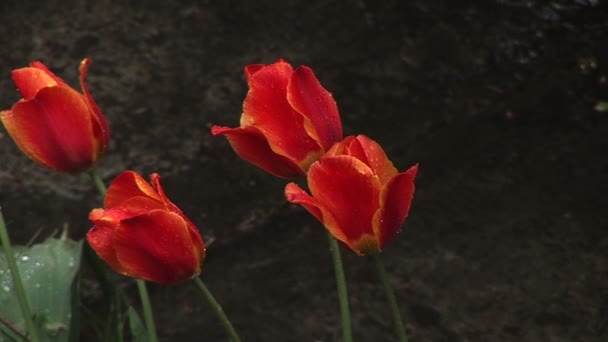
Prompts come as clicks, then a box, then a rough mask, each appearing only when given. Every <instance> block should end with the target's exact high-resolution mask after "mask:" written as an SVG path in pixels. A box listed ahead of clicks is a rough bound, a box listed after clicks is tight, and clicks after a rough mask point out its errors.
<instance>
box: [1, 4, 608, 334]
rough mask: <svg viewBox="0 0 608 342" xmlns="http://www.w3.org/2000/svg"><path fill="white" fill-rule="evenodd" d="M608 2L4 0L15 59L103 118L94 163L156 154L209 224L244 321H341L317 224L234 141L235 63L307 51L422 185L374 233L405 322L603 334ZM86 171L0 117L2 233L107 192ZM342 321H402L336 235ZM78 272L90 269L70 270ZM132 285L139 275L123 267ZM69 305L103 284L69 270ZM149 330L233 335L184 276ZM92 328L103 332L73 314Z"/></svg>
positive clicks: (329, 330) (142, 165) (266, 326)
mask: <svg viewBox="0 0 608 342" xmlns="http://www.w3.org/2000/svg"><path fill="white" fill-rule="evenodd" d="M607 7H608V6H606V3H602V2H601V1H600V0H593V1H592V0H588V1H584V0H578V1H541V0H538V1H516V0H512V1H507V0H502V1H499V0H495V1H489V0H483V1H482V0H480V1H449V0H444V1H441V0H424V1H417V0H412V1H406V0H386V1H371V0H352V1H316V0H315V1H313V0H310V1H295V0H292V1H289V0H285V1H270V0H259V1H247V2H245V1H242V2H239V1H234V0H227V1H219V0H218V1H211V0H207V1H198V2H197V1H161V0H159V1H112V0H105V1H102V0H99V1H72V0H66V1H59V0H56V1H28V0H22V1H16V0H2V1H1V2H0V19H1V21H0V22H1V24H0V42H1V44H0V47H1V49H0V73H1V75H2V77H0V107H2V108H9V107H10V106H11V105H12V104H13V102H14V101H16V100H17V99H18V98H19V97H18V95H17V92H16V91H15V88H14V86H13V84H12V82H11V81H10V77H9V73H10V70H12V69H15V68H19V67H23V66H25V65H27V64H28V63H29V62H30V61H32V60H42V61H43V62H45V63H46V64H47V65H48V66H49V67H50V68H51V69H52V70H54V71H55V72H56V73H57V74H58V75H60V76H61V77H63V78H64V79H65V80H66V81H67V82H68V83H71V84H73V85H75V86H76V85H77V84H78V83H77V80H78V78H77V68H78V63H79V62H80V60H81V59H82V58H83V57H87V56H88V57H90V58H91V59H92V61H93V62H92V64H91V66H90V69H89V77H88V84H89V86H90V88H91V91H92V93H93V95H94V97H95V98H96V100H97V102H98V104H99V105H100V107H101V108H102V110H103V112H104V113H105V114H106V117H107V119H108V121H109V123H110V126H111V129H112V143H111V149H110V151H109V153H108V154H107V156H106V157H105V158H104V160H103V162H102V163H101V165H100V168H99V171H100V173H101V175H102V176H103V178H104V179H105V181H106V183H109V182H110V181H111V180H112V179H113V177H114V176H116V175H117V174H119V173H120V172H121V171H123V170H125V169H134V170H137V171H139V172H141V173H143V174H149V173H151V172H159V173H160V174H161V176H162V177H163V184H164V185H165V187H166V190H167V192H168V194H169V196H170V197H171V198H172V199H173V201H174V202H175V203H177V204H178V205H179V206H180V207H181V208H182V209H183V210H184V211H185V212H186V214H187V215H189V217H190V218H192V220H193V221H194V222H195V223H196V224H197V226H198V227H199V228H200V230H201V232H202V234H203V236H204V238H205V240H206V241H207V242H208V243H209V248H208V258H207V260H206V262H205V265H204V270H203V274H202V277H203V279H204V280H205V282H206V283H207V285H208V286H209V288H210V289H211V290H212V291H213V292H214V293H215V295H216V296H217V297H218V299H219V300H220V302H221V303H222V304H223V305H224V308H225V311H226V312H227V313H228V315H229V317H230V318H231V319H232V321H233V322H234V324H235V326H236V328H237V330H238V331H239V332H240V334H241V336H242V338H243V340H244V341H310V342H313V341H337V340H338V339H339V336H340V329H339V319H340V318H339V310H338V302H337V296H336V291H335V281H334V274H333V268H332V265H331V259H330V255H329V253H328V248H327V241H326V235H325V231H324V229H323V228H322V226H321V225H320V224H319V223H318V222H316V221H315V220H314V219H313V218H312V217H311V216H310V215H309V214H308V213H307V212H305V211H304V210H303V209H302V208H300V207H295V206H289V205H287V204H285V200H284V197H283V187H284V185H285V184H286V182H285V181H284V180H280V179H276V178H274V177H272V176H270V175H268V174H266V173H264V172H262V171H260V170H258V169H256V168H255V167H253V166H251V165H250V164H248V163H246V162H244V161H242V160H240V159H239V158H238V157H237V156H236V155H235V153H233V151H232V150H231V149H230V147H229V145H228V143H227V142H226V141H225V139H223V138H213V137H211V136H210V134H209V129H210V126H211V125H212V124H220V125H226V126H236V125H238V122H239V118H240V114H241V106H242V101H243V99H244V97H245V94H246V91H247V87H246V83H245V81H244V78H243V74H242V70H243V67H244V66H245V65H246V64H250V63H266V64H268V63H272V62H274V61H275V60H277V59H278V58H285V59H287V60H288V61H290V62H291V63H292V64H293V65H294V66H297V65H300V64H305V65H308V66H310V67H312V68H313V70H314V71H315V73H316V74H317V76H318V78H319V79H320V80H321V82H322V83H323V84H324V86H325V87H326V88H327V89H329V90H330V91H331V92H332V93H333V95H334V97H335V99H336V100H337V102H338V106H339V108H340V112H341V115H342V119H343V122H344V127H345V132H346V134H359V133H365V134H366V135H368V136H370V137H372V138H373V139H375V140H377V141H379V142H380V143H381V144H383V146H384V147H385V148H386V151H387V153H388V155H389V157H390V158H391V159H392V160H393V161H394V163H395V165H396V166H397V167H398V168H399V169H400V170H404V169H406V168H407V167H409V166H410V165H412V164H413V163H416V162H419V163H420V167H421V171H420V173H419V177H418V179H417V193H416V196H415V201H414V204H413V207H412V210H411V212H410V217H409V219H408V220H407V222H406V224H405V227H404V229H403V231H402V233H401V234H400V235H399V236H398V237H397V238H396V239H395V240H394V241H393V242H392V243H391V244H390V245H389V246H388V247H387V248H386V249H385V251H384V258H385V261H386V264H387V267H388V269H389V272H390V274H391V281H392V283H393V284H394V286H395V289H396V292H397V297H398V300H399V302H400V304H401V311H402V314H403V315H404V320H405V321H406V323H407V330H408V332H409V335H410V339H411V341H415V342H420V341H450V342H454V341H520V342H531V341H556V342H557V341H568V342H572V341H598V342H599V341H607V340H608V231H607V229H608V215H607V214H606V208H607V204H608V200H607V199H606V198H607V197H606V193H608V158H607V153H608V114H607V113H601V112H597V111H595V109H594V107H595V105H596V103H597V102H598V101H600V100H608V91H607V90H608V85H607V82H608V79H607V77H608V74H607V68H608V65H607V64H606V63H607V61H608V8H607ZM100 201H101V198H99V196H98V195H97V194H96V191H95V189H94V187H93V186H92V183H91V182H90V179H89V178H88V177H87V176H86V175H76V176H73V175H64V174H54V173H52V172H50V171H47V170H46V169H44V168H42V167H40V166H38V165H36V164H34V163H33V162H31V161H30V160H29V159H27V158H26V157H25V156H23V155H22V154H21V153H20V151H19V150H18V149H17V148H16V146H15V145H14V143H13V142H12V140H11V139H10V137H9V136H8V135H7V134H6V131H4V129H3V128H1V129H0V206H2V209H3V212H4V214H5V217H6V219H7V221H8V224H9V228H10V230H11V234H12V237H13V239H14V241H16V242H19V243H25V242H27V241H28V240H29V239H30V238H31V237H32V236H33V234H34V233H35V232H36V231H38V230H42V234H41V236H40V238H39V239H42V238H43V237H44V236H48V235H49V234H51V232H52V231H53V230H57V229H60V228H61V227H62V226H63V224H64V223H68V224H69V226H70V227H71V232H72V235H73V236H74V237H75V238H82V237H83V236H84V234H85V233H86V231H87V229H88V228H89V227H90V224H89V222H88V220H87V215H88V212H89V211H90V209H92V208H95V207H98V206H100ZM343 256H344V258H345V265H346V273H347V279H348V284H349V290H350V299H351V309H352V313H353V319H354V335H355V338H356V340H357V341H374V342H375V341H379V342H380V341H394V340H395V337H394V336H393V331H392V328H391V324H390V316H389V312H388V309H387V307H386V305H385V303H386V302H385V297H384V293H383V291H382V288H381V286H380V284H379V283H378V281H377V278H376V274H375V269H374V265H373V262H372V260H371V259H369V258H362V257H357V256H355V255H353V254H352V253H350V252H348V251H347V250H343ZM85 273H86V272H85ZM116 280H117V281H121V282H122V283H123V284H124V285H125V286H126V288H127V290H128V291H130V293H132V294H133V299H134V302H135V303H137V297H136V292H135V290H134V289H133V285H132V283H131V282H129V281H127V280H126V279H125V278H121V277H118V276H116ZM83 289H84V290H85V291H87V292H88V293H89V294H88V297H85V303H84V305H85V306H87V305H88V309H89V310H91V311H93V312H94V311H95V308H96V305H97V304H96V303H98V302H99V294H98V291H96V288H95V284H94V282H92V281H89V282H86V281H85V282H84V283H83ZM150 291H151V295H152V299H153V307H154V309H155V314H156V318H157V324H158V330H159V334H160V337H161V340H162V341H224V340H225V334H224V332H223V330H222V328H221V326H220V324H219V323H218V322H217V320H216V318H215V316H214V315H213V314H212V313H211V311H210V309H209V307H208V306H207V304H206V303H205V302H204V301H203V299H202V298H200V296H199V293H198V292H197V290H196V288H195V287H194V286H193V284H192V283H189V282H186V283H184V284H181V285H178V286H174V287H162V286H155V285H151V286H150ZM84 323H85V326H84V331H83V338H82V339H83V340H87V341H91V340H94V339H95V335H94V333H93V332H92V331H91V330H90V329H88V328H87V325H86V324H87V318H86V316H85V317H84Z"/></svg>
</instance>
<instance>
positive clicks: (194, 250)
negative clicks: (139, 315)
mask: <svg viewBox="0 0 608 342" xmlns="http://www.w3.org/2000/svg"><path fill="white" fill-rule="evenodd" d="M150 179H151V181H152V182H151V183H152V184H151V185H150V184H148V182H146V181H145V180H144V179H143V178H142V177H141V176H140V175H139V174H137V173H135V172H133V171H125V172H123V173H122V174H120V175H119V176H118V177H116V179H115V180H114V181H113V182H112V184H111V185H110V187H109V188H108V192H107V194H106V197H105V200H104V209H93V211H91V213H90V214H89V219H90V220H91V221H92V222H93V224H94V226H93V228H91V230H89V232H88V233H87V240H88V241H89V244H90V245H91V247H92V248H93V249H94V250H95V252H97V254H98V255H99V257H100V258H101V259H103V260H104V261H105V262H106V263H107V264H108V265H110V267H111V268H112V269H114V270H115V271H116V272H118V273H121V274H124V275H126V276H130V277H134V278H139V279H144V280H149V281H153V282H157V283H161V284H175V283H178V282H180V281H182V280H186V279H190V278H192V277H194V276H196V275H198V274H199V273H200V271H201V264H202V262H203V259H204V257H205V245H204V243H203V239H202V238H201V236H200V234H199V232H198V229H197V228H196V227H195V226H194V224H193V223H192V222H191V221H190V220H189V219H188V218H187V217H186V216H184V214H183V213H182V211H181V210H180V209H179V208H178V207H177V206H176V205H175V204H173V203H172V202H171V201H170V200H169V199H168V198H167V196H166V195H165V192H164V191H163V188H162V187H161V185H160V176H159V175H158V174H156V173H154V174H152V175H150Z"/></svg>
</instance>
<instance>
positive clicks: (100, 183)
mask: <svg viewBox="0 0 608 342" xmlns="http://www.w3.org/2000/svg"><path fill="white" fill-rule="evenodd" d="M89 175H91V178H92V179H93V183H95V187H97V191H98V192H99V194H100V195H101V197H104V196H105V195H106V191H107V188H106V185H105V184H104V183H103V179H101V177H99V174H98V173H97V170H95V169H93V170H91V172H89Z"/></svg>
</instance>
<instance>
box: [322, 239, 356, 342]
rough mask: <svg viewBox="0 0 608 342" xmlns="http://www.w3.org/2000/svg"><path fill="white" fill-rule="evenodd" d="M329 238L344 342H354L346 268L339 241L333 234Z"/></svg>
mask: <svg viewBox="0 0 608 342" xmlns="http://www.w3.org/2000/svg"><path fill="white" fill-rule="evenodd" d="M327 236H328V238H329V250H330V252H331V256H332V258H333V259H334V270H335V272H336V283H337V286H338V298H339V300H340V313H341V315H342V335H344V336H343V337H344V342H352V340H353V333H352V328H351V321H350V309H349V305H348V290H347V289H346V278H345V277H344V266H343V265H342V257H341V256H340V246H339V244H338V240H336V239H334V237H333V236H331V234H329V233H328V234H327Z"/></svg>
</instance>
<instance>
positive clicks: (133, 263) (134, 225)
mask: <svg viewBox="0 0 608 342" xmlns="http://www.w3.org/2000/svg"><path fill="white" fill-rule="evenodd" d="M114 247H115V249H116V255H117V257H118V261H119V263H120V264H121V265H122V267H123V268H124V270H125V274H126V275H129V276H131V277H135V278H140V279H144V280H149V281H154V282H157V283H161V284H175V283H178V282H180V281H182V280H186V279H190V278H192V276H194V275H196V274H198V273H199V272H200V260H199V259H198V256H197V253H196V252H195V251H194V249H193V244H192V239H191V238H190V233H189V231H188V227H187V225H186V222H185V221H184V220H183V219H182V217H181V216H180V215H178V214H175V213H172V212H168V211H165V210H153V211H150V212H149V213H148V214H145V215H141V216H136V217H134V218H131V219H128V220H124V221H123V222H122V224H121V225H120V226H119V227H118V228H117V229H116V231H115V233H114Z"/></svg>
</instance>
